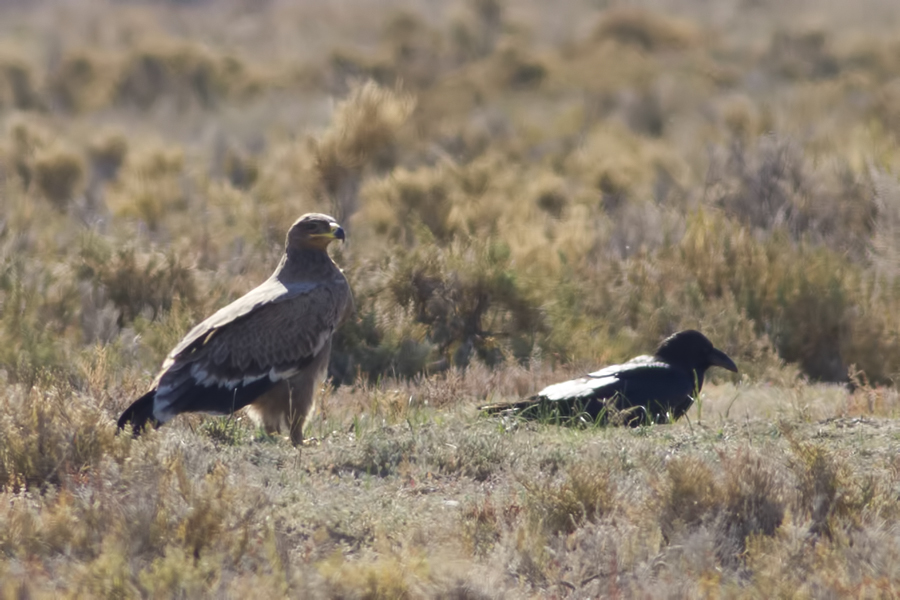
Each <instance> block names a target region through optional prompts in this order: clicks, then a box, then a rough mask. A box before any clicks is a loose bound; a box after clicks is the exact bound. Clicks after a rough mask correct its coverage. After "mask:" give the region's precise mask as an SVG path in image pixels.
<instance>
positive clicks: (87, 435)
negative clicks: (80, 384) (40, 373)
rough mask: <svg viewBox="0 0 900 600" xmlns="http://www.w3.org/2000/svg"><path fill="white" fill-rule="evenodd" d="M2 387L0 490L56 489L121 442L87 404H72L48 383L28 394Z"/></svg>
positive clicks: (68, 394) (68, 392) (63, 390)
mask: <svg viewBox="0 0 900 600" xmlns="http://www.w3.org/2000/svg"><path fill="white" fill-rule="evenodd" d="M3 385H4V388H5V390H4V393H3V401H2V408H3V410H2V418H0V489H4V490H8V491H18V490H24V489H31V488H36V489H44V488H46V486H48V485H58V484H59V483H60V482H61V481H62V480H63V479H64V478H65V477H67V476H68V475H70V474H77V473H81V472H85V471H88V470H89V469H90V468H92V467H94V466H96V465H97V463H98V462H99V461H100V460H101V459H102V458H103V457H105V456H109V455H113V456H115V455H118V454H120V452H121V450H122V447H123V443H122V442H119V441H117V440H116V438H115V437H114V429H113V426H112V425H113V424H112V423H111V422H110V421H109V420H108V419H107V417H106V413H105V411H103V410H101V408H100V407H99V406H97V405H96V403H95V402H92V401H91V400H90V399H88V398H84V397H78V399H77V401H75V402H72V401H71V400H72V398H73V396H74V390H72V389H71V388H69V387H67V386H60V385H57V384H54V382H52V380H47V381H46V382H45V383H43V384H41V385H37V386H35V387H31V388H30V389H29V388H26V387H24V386H13V385H10V384H3ZM23 432H28V434H27V435H23Z"/></svg>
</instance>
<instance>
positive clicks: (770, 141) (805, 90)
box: [0, 0, 900, 387]
mask: <svg viewBox="0 0 900 600" xmlns="http://www.w3.org/2000/svg"><path fill="white" fill-rule="evenodd" d="M844 4H846V6H844ZM863 5H864V6H863ZM814 8H815V3H811V2H795V3H790V6H782V4H781V3H776V2H768V1H766V0H757V1H754V2H747V1H744V0H741V1H737V0H735V1H726V2H717V3H715V5H714V6H713V5H708V4H707V3H703V2H697V1H690V0H651V1H647V2H612V1H609V2H605V1H597V0H593V1H584V0H565V1H561V2H554V3H553V5H552V6H549V5H545V4H544V3H542V2H536V1H535V2H516V3H506V2H502V1H501V0H460V1H459V2H450V3H431V2H426V1H424V0H409V1H400V0H397V1H393V0H390V1H388V0H385V1H378V2H376V1H374V0H359V1H355V2H347V3H339V4H331V3H328V2H304V3H292V2H287V1H278V0H270V1H267V2H250V1H246V0H226V1H224V2H215V3H212V2H203V1H180V2H179V1H174V0H173V1H169V2H162V1H159V2H103V1H99V0H97V1H95V0H85V1H84V2H78V3H68V2H54V1H49V0H48V1H42V2H36V3H25V2H15V1H9V0H7V1H5V2H2V3H0V40H2V44H0V371H3V372H5V373H6V377H7V378H8V380H9V381H10V382H12V383H16V382H22V383H26V384H30V383H33V382H35V381H37V380H39V379H40V378H42V377H47V376H51V377H54V378H62V379H64V380H66V381H69V382H71V383H73V384H74V385H75V386H76V387H83V386H84V385H87V384H86V382H87V380H88V379H89V377H88V374H87V373H86V372H85V367H84V365H85V364H91V360H93V359H92V358H91V357H92V356H96V354H97V353H98V352H100V353H103V352H107V353H108V355H109V356H108V360H109V361H112V362H111V364H110V365H109V368H110V372H113V373H118V374H119V375H118V376H117V377H118V378H119V379H121V378H125V379H128V378H131V379H132V380H141V381H146V378H147V377H149V375H150V374H151V373H152V372H153V371H154V370H155V369H156V367H157V366H158V364H159V362H160V360H161V359H162V357H163V355H164V354H165V352H166V351H167V350H168V349H169V348H170V347H171V346H172V344H173V343H174V342H175V341H176V340H177V339H178V338H179V337H180V336H181V335H182V334H183V333H184V332H185V331H186V330H187V329H188V327H189V326H190V325H191V324H192V323H194V322H196V321H197V320H199V319H200V318H202V317H204V316H205V315H207V314H209V313H211V312H212V311H213V310H215V309H216V308H217V307H219V306H221V305H222V304H224V303H226V302H227V301H229V300H231V299H233V298H235V297H237V296H239V295H240V294H242V293H244V292H245V291H247V290H248V289H249V288H250V287H252V286H253V285H255V284H256V283H258V282H259V281H261V280H262V279H264V278H265V277H266V276H267V275H268V274H269V273H270V272H271V270H272V269H273V267H274V265H275V263H276V261H277V257H278V255H279V253H280V252H281V249H282V243H283V237H284V234H285V231H286V229H287V226H288V225H289V224H290V223H291V222H292V221H293V220H294V219H295V218H296V217H297V216H298V215H300V214H301V213H303V212H306V211H312V210H317V211H324V212H331V213H333V214H335V215H336V216H337V217H338V218H339V219H340V220H341V221H342V222H343V223H344V224H345V226H346V227H347V229H348V233H349V242H348V243H347V244H346V245H345V246H343V247H340V248H337V249H336V250H335V254H336V259H337V261H338V262H339V264H340V265H341V266H342V267H343V268H344V269H345V271H346V272H347V274H348V276H349V278H350V280H351V283H352V285H353V289H354V292H355V295H356V300H357V307H358V315H357V316H358V318H357V320H356V321H355V322H353V323H351V324H349V325H348V326H346V327H345V328H344V329H343V330H342V331H341V332H340V338H339V340H338V343H337V344H336V347H335V355H334V360H333V363H332V367H331V371H332V375H333V376H334V378H335V379H336V381H338V382H343V383H351V382H353V381H355V380H357V378H359V377H362V378H364V379H368V380H377V379H378V378H380V377H383V376H393V375H399V376H415V375H418V374H423V373H436V372H441V371H444V370H447V369H451V368H454V367H465V366H467V365H469V364H470V363H471V362H472V361H478V362H481V363H484V364H485V365H488V366H491V367H498V366H502V365H505V364H511V363H518V364H527V363H529V361H532V360H534V359H536V358H540V359H541V360H544V361H551V364H559V363H569V362H572V361H585V362H589V363H592V364H601V363H603V362H606V361H611V360H619V359H623V358H626V357H628V356H630V355H633V354H638V353H642V352H645V351H647V350H648V349H651V348H653V347H654V346H655V344H656V343H657V342H658V340H659V339H661V338H662V337H663V336H665V335H667V334H669V333H671V332H673V331H675V330H678V329H683V328H688V327H695V328H700V329H702V330H703V331H704V332H705V333H707V335H708V336H709V337H710V338H711V339H713V340H714V341H715V343H716V345H717V346H719V347H720V348H723V349H724V350H725V351H726V352H728V353H729V354H730V355H731V356H733V357H734V358H735V360H736V361H737V362H738V364H740V365H741V367H742V368H743V370H744V371H745V372H747V373H748V374H749V375H750V376H752V377H754V378H757V379H759V378H763V379H764V378H771V379H783V377H784V376H785V374H788V375H789V376H792V375H791V374H792V373H797V372H799V373H802V374H804V375H806V376H808V377H810V378H812V379H815V380H824V381H846V380H847V379H848V376H850V375H853V376H854V377H856V378H861V377H863V378H865V379H866V380H868V381H870V382H874V383H889V382H891V381H892V380H893V377H894V376H895V375H896V374H897V373H898V371H900V288H898V285H900V279H898V276H900V237H898V235H897V234H898V232H900V183H898V179H897V175H896V173H897V171H898V167H900V144H898V137H897V136H898V133H900V109H898V106H900V103H898V101H900V83H898V81H900V42H898V41H897V39H896V35H895V33H896V25H897V13H898V11H897V10H896V9H895V8H894V6H893V4H892V3H890V2H886V1H877V0H868V1H866V2H863V3H862V5H858V4H857V3H851V2H847V3H843V4H842V3H834V6H830V9H829V10H828V11H819V10H814ZM86 357H87V358H86ZM786 365H787V366H786Z"/></svg>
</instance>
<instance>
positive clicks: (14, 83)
mask: <svg viewBox="0 0 900 600" xmlns="http://www.w3.org/2000/svg"><path fill="white" fill-rule="evenodd" d="M42 107H43V102H42V99H41V97H40V93H39V91H38V88H37V85H36V83H35V74H34V70H33V67H32V66H31V65H30V64H29V63H28V62H26V61H25V60H22V59H20V58H16V57H10V56H2V57H0V108H4V109H19V110H36V109H40V108H42Z"/></svg>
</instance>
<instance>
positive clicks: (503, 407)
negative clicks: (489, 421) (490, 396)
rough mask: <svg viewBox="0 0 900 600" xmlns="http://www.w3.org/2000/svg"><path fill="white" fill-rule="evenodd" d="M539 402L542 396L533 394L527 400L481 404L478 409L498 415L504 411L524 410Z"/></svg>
mask: <svg viewBox="0 0 900 600" xmlns="http://www.w3.org/2000/svg"><path fill="white" fill-rule="evenodd" d="M538 403H540V398H539V397H538V396H532V397H531V398H528V399H527V400H520V401H518V402H505V403H503V404H487V405H485V406H479V407H478V410H480V411H481V412H483V413H485V414H489V415H497V414H500V413H504V412H511V411H522V410H525V409H526V408H531V407H533V406H536V405H537V404H538Z"/></svg>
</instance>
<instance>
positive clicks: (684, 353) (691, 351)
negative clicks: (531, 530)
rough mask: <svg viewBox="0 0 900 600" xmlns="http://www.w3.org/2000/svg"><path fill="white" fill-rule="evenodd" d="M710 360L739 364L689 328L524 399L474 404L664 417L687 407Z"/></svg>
mask: <svg viewBox="0 0 900 600" xmlns="http://www.w3.org/2000/svg"><path fill="white" fill-rule="evenodd" d="M713 366H715V367H722V368H723V369H728V370H729V371H734V372H735V373H737V370H738V369H737V366H735V364H734V361H732V360H731V359H730V358H729V357H728V355H726V354H725V353H724V352H722V351H721V350H719V349H717V348H715V347H714V346H713V345H712V342H710V341H709V340H708V339H707V338H706V336H704V335H703V334H702V333H700V332H699V331H694V330H692V329H689V330H685V331H679V332H678V333H675V334H673V335H671V336H669V337H668V338H666V339H665V340H663V342H662V343H661V344H660V345H659V347H658V348H657V349H656V352H655V353H654V354H653V356H648V355H642V356H637V357H635V358H632V359H631V360H629V361H628V362H626V363H625V364H621V365H612V366H609V367H606V368H604V369H600V370H599V371H594V372H593V373H589V374H588V375H586V376H585V377H580V378H578V379H572V380H571V381H564V382H562V383H556V384H554V385H551V386H548V387H545V388H544V389H543V390H541V391H540V392H539V393H538V394H537V395H535V396H532V397H530V398H528V399H527V400H524V401H520V402H512V403H508V404H493V405H489V406H482V407H480V408H479V410H482V411H484V412H486V413H488V414H497V413H505V414H515V415H518V416H522V417H524V418H530V419H555V420H557V421H558V422H563V423H568V422H598V423H619V422H622V423H625V424H628V425H631V426H637V425H641V424H645V423H650V422H653V423H669V422H671V421H674V420H676V419H678V418H680V417H681V416H682V415H684V413H686V412H687V411H688V409H689V408H690V407H691V404H693V402H694V398H695V397H696V396H697V394H698V393H699V392H700V388H701V387H703V376H704V374H705V373H706V369H708V368H709V367H713Z"/></svg>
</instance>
